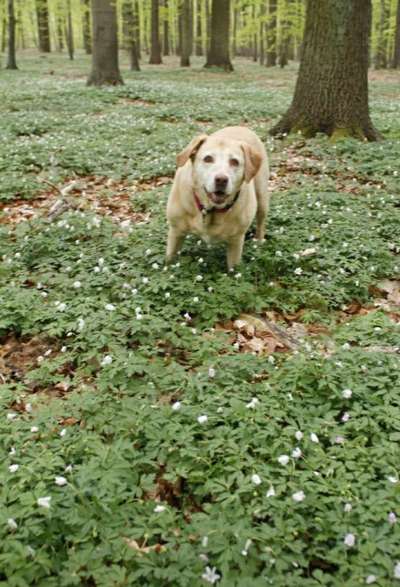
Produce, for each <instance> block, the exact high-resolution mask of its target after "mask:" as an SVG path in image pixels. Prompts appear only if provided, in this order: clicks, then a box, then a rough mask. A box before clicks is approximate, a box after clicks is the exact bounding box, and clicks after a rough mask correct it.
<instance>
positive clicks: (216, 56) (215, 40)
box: [205, 0, 233, 71]
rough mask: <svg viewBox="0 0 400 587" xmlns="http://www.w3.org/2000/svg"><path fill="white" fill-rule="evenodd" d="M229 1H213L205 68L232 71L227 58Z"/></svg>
mask: <svg viewBox="0 0 400 587" xmlns="http://www.w3.org/2000/svg"><path fill="white" fill-rule="evenodd" d="M230 16H231V14H230V0H213V3H212V12H211V40H210V50H209V51H208V55H207V63H206V65H205V67H214V66H215V67H223V68H224V69H225V71H233V66H232V63H231V60H230V57H229V25H230Z"/></svg>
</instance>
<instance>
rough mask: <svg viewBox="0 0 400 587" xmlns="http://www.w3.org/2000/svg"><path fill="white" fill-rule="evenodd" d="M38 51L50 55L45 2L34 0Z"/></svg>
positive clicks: (47, 13) (43, 0)
mask: <svg viewBox="0 0 400 587" xmlns="http://www.w3.org/2000/svg"><path fill="white" fill-rule="evenodd" d="M36 14H37V22H38V33H39V51H42V52H43V53H50V29H49V8H48V5H47V0H36Z"/></svg>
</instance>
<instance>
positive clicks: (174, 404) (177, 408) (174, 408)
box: [171, 402, 182, 412]
mask: <svg viewBox="0 0 400 587" xmlns="http://www.w3.org/2000/svg"><path fill="white" fill-rule="evenodd" d="M181 407H182V404H181V402H175V403H173V404H172V406H171V408H172V409H173V410H174V412H177V411H178V410H180V409H181Z"/></svg>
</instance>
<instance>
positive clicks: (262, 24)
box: [259, 0, 266, 65]
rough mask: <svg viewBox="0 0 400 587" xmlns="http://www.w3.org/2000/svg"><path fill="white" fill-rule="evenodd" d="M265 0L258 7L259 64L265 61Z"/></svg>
mask: <svg viewBox="0 0 400 587" xmlns="http://www.w3.org/2000/svg"><path fill="white" fill-rule="evenodd" d="M265 8H266V5H265V0H264V3H263V4H262V5H261V7H260V25H259V26H260V56H259V62H260V65H264V62H265V22H264V19H265Z"/></svg>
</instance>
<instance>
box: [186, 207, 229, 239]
mask: <svg viewBox="0 0 400 587" xmlns="http://www.w3.org/2000/svg"><path fill="white" fill-rule="evenodd" d="M230 216H231V213H230V212H222V213H221V212H208V213H207V214H201V213H200V214H196V216H194V217H192V218H191V219H190V221H189V224H190V227H189V228H190V232H194V233H195V234H198V235H200V236H201V237H202V238H203V239H204V240H205V241H207V242H211V241H217V240H226V239H229V238H231V237H232V236H234V235H235V234H236V233H237V229H238V227H237V223H236V222H232V218H231V217H230Z"/></svg>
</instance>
